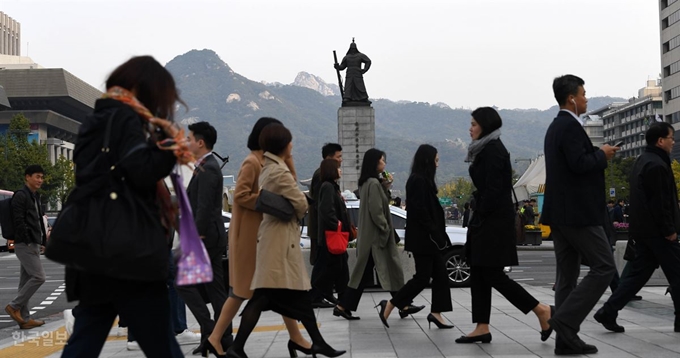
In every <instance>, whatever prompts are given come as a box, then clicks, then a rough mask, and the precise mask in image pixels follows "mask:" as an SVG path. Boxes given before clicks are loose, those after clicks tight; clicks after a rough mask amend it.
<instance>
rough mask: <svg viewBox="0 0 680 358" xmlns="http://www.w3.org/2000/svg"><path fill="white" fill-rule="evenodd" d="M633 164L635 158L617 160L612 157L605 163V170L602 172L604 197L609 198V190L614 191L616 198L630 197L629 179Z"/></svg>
mask: <svg viewBox="0 0 680 358" xmlns="http://www.w3.org/2000/svg"><path fill="white" fill-rule="evenodd" d="M633 164H635V158H632V157H631V158H617V157H614V158H613V159H612V160H610V161H609V162H608V163H607V169H605V171H604V181H605V190H606V195H607V197H608V198H609V188H614V189H616V198H612V199H613V200H618V199H627V198H628V197H629V195H630V184H629V177H630V173H631V171H632V170H633Z"/></svg>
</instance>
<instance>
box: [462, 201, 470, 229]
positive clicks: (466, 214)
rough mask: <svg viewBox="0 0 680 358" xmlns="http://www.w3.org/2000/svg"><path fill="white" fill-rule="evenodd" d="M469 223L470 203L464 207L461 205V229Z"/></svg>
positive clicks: (466, 203)
mask: <svg viewBox="0 0 680 358" xmlns="http://www.w3.org/2000/svg"><path fill="white" fill-rule="evenodd" d="M469 222H470V203H469V202H465V205H463V227H468V223H469Z"/></svg>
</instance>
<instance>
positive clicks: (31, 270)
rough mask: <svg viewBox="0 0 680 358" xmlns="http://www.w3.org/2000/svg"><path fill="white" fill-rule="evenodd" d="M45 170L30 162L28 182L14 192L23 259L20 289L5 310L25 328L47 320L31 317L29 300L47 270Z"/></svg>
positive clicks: (17, 245)
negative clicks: (40, 191)
mask: <svg viewBox="0 0 680 358" xmlns="http://www.w3.org/2000/svg"><path fill="white" fill-rule="evenodd" d="M44 178H45V171H44V170H43V168H42V167H41V166H39V165H29V166H28V167H26V170H25V171H24V182H25V184H24V186H23V187H22V188H21V189H19V190H18V191H17V192H16V193H14V195H13V196H12V202H11V205H12V223H13V224H14V230H15V238H14V252H15V254H16V256H17V259H19V265H20V270H19V289H18V292H17V296H16V297H14V299H13V300H12V302H10V303H9V304H8V305H7V306H6V307H5V312H7V314H8V315H9V317H10V318H12V319H13V320H14V321H16V322H17V323H18V324H19V328H21V329H31V328H35V327H40V326H42V325H44V324H45V321H41V320H35V319H32V318H31V314H30V312H29V308H30V306H29V304H28V302H29V300H30V299H31V297H33V295H34V294H35V293H36V291H38V289H39V288H40V286H42V284H43V283H45V270H44V269H43V266H42V263H41V262H40V253H41V252H42V251H43V250H44V249H45V238H46V237H47V235H46V233H45V225H44V223H43V219H42V217H43V215H44V214H43V211H42V205H41V204H40V194H38V189H40V187H41V186H42V184H43V180H44Z"/></svg>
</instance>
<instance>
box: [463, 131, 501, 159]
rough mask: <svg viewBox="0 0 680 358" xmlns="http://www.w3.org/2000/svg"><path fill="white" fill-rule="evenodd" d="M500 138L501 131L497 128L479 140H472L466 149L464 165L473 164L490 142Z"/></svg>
mask: <svg viewBox="0 0 680 358" xmlns="http://www.w3.org/2000/svg"><path fill="white" fill-rule="evenodd" d="M500 137H501V129H500V128H498V129H496V130H495V131H493V132H491V133H489V134H487V135H485V136H484V137H482V138H480V139H475V140H473V141H472V143H470V146H469V147H468V155H467V158H466V159H465V162H466V163H472V162H474V161H475V157H476V156H477V154H479V153H480V152H481V151H482V149H484V147H486V145H487V144H488V143H489V142H490V141H492V140H494V139H498V138H500Z"/></svg>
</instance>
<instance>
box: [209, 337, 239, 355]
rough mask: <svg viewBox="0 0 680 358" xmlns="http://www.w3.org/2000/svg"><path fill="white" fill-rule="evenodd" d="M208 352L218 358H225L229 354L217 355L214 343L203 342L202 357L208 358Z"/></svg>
mask: <svg viewBox="0 0 680 358" xmlns="http://www.w3.org/2000/svg"><path fill="white" fill-rule="evenodd" d="M208 352H210V353H212V354H214V355H215V357H217V358H224V357H226V356H227V354H226V353H225V354H217V349H215V347H213V345H212V343H210V341H209V340H207V339H206V340H205V341H203V349H202V350H201V357H207V356H208ZM240 357H241V356H234V358H240Z"/></svg>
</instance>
